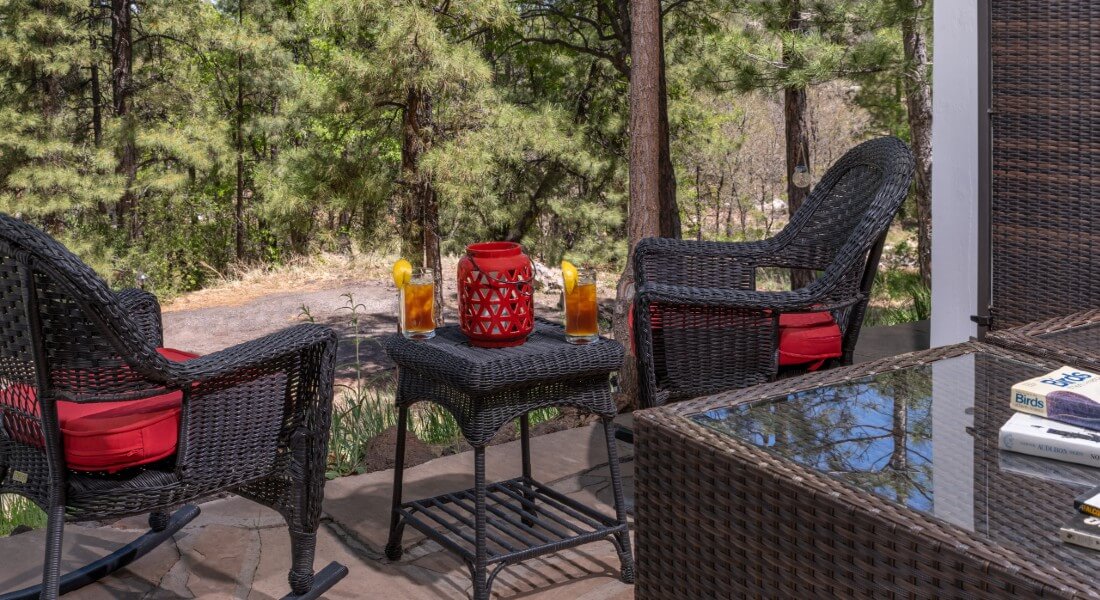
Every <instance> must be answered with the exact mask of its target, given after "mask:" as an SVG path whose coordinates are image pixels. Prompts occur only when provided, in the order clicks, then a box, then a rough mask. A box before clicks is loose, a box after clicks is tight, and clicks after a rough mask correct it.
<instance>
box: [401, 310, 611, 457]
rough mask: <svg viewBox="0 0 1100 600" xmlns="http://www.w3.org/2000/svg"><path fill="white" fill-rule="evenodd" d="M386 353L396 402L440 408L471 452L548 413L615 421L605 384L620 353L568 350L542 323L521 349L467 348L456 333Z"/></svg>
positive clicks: (599, 347) (607, 343)
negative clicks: (527, 417) (572, 412)
mask: <svg viewBox="0 0 1100 600" xmlns="http://www.w3.org/2000/svg"><path fill="white" fill-rule="evenodd" d="M383 345H384V346H385V348H386V352H387V353H389V355H390V357H391V358H392V359H393V361H394V362H395V363H397V365H398V367H400V369H401V373H402V374H401V377H399V378H398V390H397V402H398V404H399V405H402V406H407V405H410V404H413V403H415V402H419V401H421V400H430V401H432V402H435V403H437V404H439V405H441V406H443V407H444V408H446V409H447V410H448V411H449V412H450V413H451V414H452V415H454V417H455V419H456V420H457V421H458V424H459V426H460V427H461V428H462V433H463V435H464V436H465V437H466V440H467V441H469V442H470V444H472V445H474V446H479V445H483V444H485V443H487V442H488V441H489V440H490V439H491V438H492V437H493V435H495V434H496V432H497V431H499V430H500V428H501V427H502V426H504V424H505V423H509V422H511V421H514V420H515V419H517V418H519V417H520V416H522V415H524V414H526V413H528V412H531V411H532V410H537V409H539V408H546V407H550V406H563V407H564V406H569V407H574V408H579V409H583V410H584V411H586V412H591V413H594V414H598V415H600V416H604V417H614V416H615V414H616V412H617V411H616V408H615V403H614V401H613V400H612V398H611V392H610V383H609V381H608V376H609V374H610V373H611V372H612V371H617V370H618V369H619V366H620V365H621V364H622V360H623V347H622V346H621V345H620V344H618V343H616V342H614V341H611V340H608V339H606V338H601V339H600V340H598V341H596V342H593V343H591V344H586V345H579V346H575V345H572V344H569V343H567V342H566V341H565V331H564V329H562V327H561V326H559V325H556V324H550V323H548V322H545V321H537V322H536V323H535V331H534V333H532V334H531V336H530V337H529V338H528V339H527V342H526V343H525V344H523V345H522V346H515V347H512V348H478V347H475V346H471V345H470V344H469V342H468V341H467V340H466V336H464V335H463V334H462V332H461V331H459V329H458V326H457V325H448V326H446V327H441V328H439V329H437V330H436V335H435V337H434V338H432V339H430V340H424V341H413V340H407V339H405V338H404V337H402V336H401V335H396V334H395V335H391V336H388V337H386V339H385V340H384V341H383Z"/></svg>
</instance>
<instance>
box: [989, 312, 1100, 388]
mask: <svg viewBox="0 0 1100 600" xmlns="http://www.w3.org/2000/svg"><path fill="white" fill-rule="evenodd" d="M985 341H987V342H989V343H991V344H996V345H998V346H1002V347H1005V348H1011V349H1013V350H1018V351H1020V352H1026V353H1028V354H1033V355H1035V356H1038V357H1041V358H1042V359H1044V360H1046V361H1048V362H1052V363H1057V364H1058V365H1072V366H1075V367H1081V368H1082V369H1086V370H1089V371H1092V372H1094V373H1100V310H1097V309H1093V310H1086V311H1082V312H1076V313H1073V314H1070V315H1066V316H1064V317H1054V318H1052V319H1046V320H1043V321H1037V322H1035V323H1028V324H1027V325H1021V326H1019V327H1012V328H1010V329H1001V330H998V331H993V332H990V333H989V334H988V335H986V337H985Z"/></svg>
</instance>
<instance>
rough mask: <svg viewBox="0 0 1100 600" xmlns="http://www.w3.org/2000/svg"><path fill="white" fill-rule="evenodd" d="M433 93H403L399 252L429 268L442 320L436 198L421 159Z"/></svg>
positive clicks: (429, 134) (430, 124)
mask: <svg viewBox="0 0 1100 600" xmlns="http://www.w3.org/2000/svg"><path fill="white" fill-rule="evenodd" d="M432 129H433V122H432V96H431V94H429V93H428V92H426V91H425V90H423V89H421V88H419V87H415V86H413V87H410V88H409V89H408V90H407V91H406V95H405V110H404V114H403V116H402V127H401V138H402V139H401V180H402V181H403V182H404V188H405V189H404V192H403V194H402V198H401V255H402V256H404V257H405V258H406V259H407V260H408V261H409V262H410V263H412V265H413V267H414V268H425V269H430V270H431V271H432V279H433V280H434V282H435V322H436V324H437V325H442V324H443V264H442V261H441V258H440V255H439V199H438V197H437V195H436V192H435V187H433V186H432V183H431V181H430V180H428V179H427V178H426V177H425V176H424V175H423V173H421V172H420V159H421V157H423V155H424V153H425V152H427V151H428V150H429V149H431V146H432Z"/></svg>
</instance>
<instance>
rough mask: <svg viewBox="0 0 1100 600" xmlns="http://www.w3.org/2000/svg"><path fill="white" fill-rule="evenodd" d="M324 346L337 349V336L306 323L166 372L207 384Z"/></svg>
mask: <svg viewBox="0 0 1100 600" xmlns="http://www.w3.org/2000/svg"><path fill="white" fill-rule="evenodd" d="M327 344H332V345H333V346H335V345H336V333H335V332H334V331H333V330H332V329H330V328H328V327H325V326H323V325H314V324H310V323H305V324H302V325H296V326H294V327H288V328H286V329H283V330H282V331H277V332H275V333H272V334H270V335H266V336H264V337H261V338H257V339H255V340H252V341H249V342H244V343H243V344H237V345H236V346H231V347H229V348H226V349H224V350H219V351H217V352H214V353H212V354H207V355H205V356H201V357H199V358H195V359H192V360H189V361H187V362H183V363H170V367H169V370H170V371H171V373H172V376H173V377H172V378H173V379H177V380H185V381H189V382H201V381H208V380H212V379H218V378H221V377H228V376H232V375H235V374H237V373H239V372H240V371H244V370H248V369H257V368H260V367H264V366H266V365H268V364H269V363H271V362H273V361H278V360H280V359H285V358H286V357H288V356H292V355H295V354H299V353H302V352H303V351H306V350H309V349H311V348H314V347H317V346H324V345H327Z"/></svg>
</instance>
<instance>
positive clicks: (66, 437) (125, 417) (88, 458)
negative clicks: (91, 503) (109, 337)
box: [0, 348, 198, 473]
mask: <svg viewBox="0 0 1100 600" xmlns="http://www.w3.org/2000/svg"><path fill="white" fill-rule="evenodd" d="M158 352H160V353H161V355H162V356H164V357H165V358H167V359H169V360H173V361H186V360H189V359H192V358H195V357H197V356H198V355H197V354H191V353H190V352H183V351H181V350H173V349H171V348H160V349H158ZM13 387H14V386H13ZM5 392H7V390H4V391H0V402H5V400H8V399H6V398H4V396H6V395H8V394H9V393H12V392H7V393H5ZM22 393H23V396H24V397H26V396H31V397H33V394H34V391H33V390H22ZM182 400H183V394H182V393H181V392H178V391H177V392H170V393H167V394H161V395H159V396H152V397H150V398H142V399H138V400H126V401H121V402H94V403H93V402H84V403H80V402H66V401H58V403H57V416H58V420H59V421H60V425H61V435H62V439H63V444H64V446H65V462H66V463H67V464H68V467H69V468H70V469H73V470H76V471H107V472H109V473H113V472H116V471H120V470H122V469H126V468H129V467H136V466H139V465H144V464H148V463H151V462H156V461H158V460H161V459H164V458H167V457H169V456H171V455H173V454H175V452H176V443H177V438H178V436H179V422H180V408H181V402H182ZM5 403H12V402H11V401H10V400H8V401H7V402H5Z"/></svg>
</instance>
